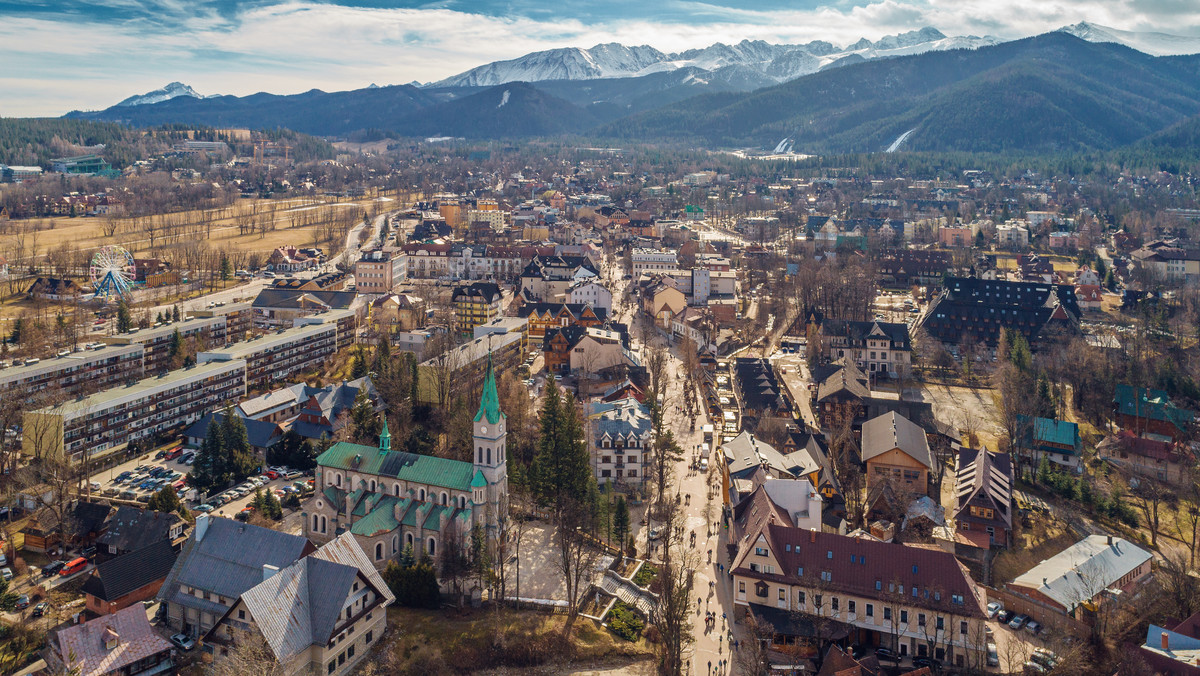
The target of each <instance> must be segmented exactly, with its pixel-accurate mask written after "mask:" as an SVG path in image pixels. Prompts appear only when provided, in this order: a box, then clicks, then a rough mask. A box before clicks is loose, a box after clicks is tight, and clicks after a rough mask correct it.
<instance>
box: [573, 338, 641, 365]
mask: <svg viewBox="0 0 1200 676" xmlns="http://www.w3.org/2000/svg"><path fill="white" fill-rule="evenodd" d="M570 363H571V371H572V372H574V373H582V374H584V375H585V376H591V375H594V374H597V373H604V372H608V371H609V370H610V369H614V368H618V367H632V366H639V365H640V364H639V362H638V361H637V358H636V357H634V356H633V353H632V352H630V351H629V336H627V335H625V333H624V332H623V331H619V330H617V329H616V328H614V327H611V326H609V325H605V326H589V327H586V328H584V329H583V332H582V333H580V334H579V339H578V340H577V341H575V344H574V345H572V346H571V358H570Z"/></svg>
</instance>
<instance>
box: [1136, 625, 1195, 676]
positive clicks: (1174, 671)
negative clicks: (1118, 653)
mask: <svg viewBox="0 0 1200 676" xmlns="http://www.w3.org/2000/svg"><path fill="white" fill-rule="evenodd" d="M1138 653H1139V654H1140V656H1141V658H1142V659H1143V660H1145V662H1146V665H1147V666H1148V667H1150V670H1151V671H1152V672H1153V673H1155V674H1162V676H1200V613H1196V614H1195V615H1192V616H1191V617H1189V618H1187V619H1186V620H1184V621H1183V622H1180V623H1179V624H1172V625H1170V628H1168V627H1160V626H1158V625H1157V624H1154V623H1151V624H1150V626H1149V627H1147V628H1146V641H1145V643H1143V644H1142V645H1141V647H1140V648H1139V649H1138Z"/></svg>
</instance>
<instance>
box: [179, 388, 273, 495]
mask: <svg viewBox="0 0 1200 676" xmlns="http://www.w3.org/2000/svg"><path fill="white" fill-rule="evenodd" d="M258 466H259V462H258V455H257V453H255V451H254V448H253V447H251V446H250V440H249V438H248V437H247V434H246V425H245V423H243V422H242V419H241V418H240V417H238V416H237V415H236V414H234V412H233V409H232V408H230V407H226V408H225V411H224V412H223V413H222V414H221V415H220V416H219V418H218V416H216V415H214V416H213V418H212V422H211V423H210V424H209V426H208V434H207V435H206V436H205V438H204V443H203V444H201V446H200V450H199V451H197V452H196V459H195V462H194V463H193V464H192V471H191V472H190V473H188V485H190V486H192V487H193V488H195V489H196V490H198V491H200V493H201V494H204V493H209V492H212V491H213V490H219V489H222V488H225V487H226V486H229V485H230V484H231V483H235V482H239V481H242V480H244V479H245V478H246V477H248V476H250V475H251V474H254V472H255V470H257V469H258Z"/></svg>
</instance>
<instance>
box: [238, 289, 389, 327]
mask: <svg viewBox="0 0 1200 676" xmlns="http://www.w3.org/2000/svg"><path fill="white" fill-rule="evenodd" d="M253 306H254V328H256V329H261V330H264V331H273V330H275V329H281V328H291V327H293V326H295V325H296V320H297V319H299V318H301V317H308V316H310V315H313V314H317V313H319V312H327V311H330V310H353V311H354V312H355V314H357V315H360V316H364V317H365V316H366V303H364V302H362V301H360V300H359V296H358V293H356V292H354V291H291V290H287V289H263V290H262V291H259V292H258V295H257V296H255V297H254V303H253Z"/></svg>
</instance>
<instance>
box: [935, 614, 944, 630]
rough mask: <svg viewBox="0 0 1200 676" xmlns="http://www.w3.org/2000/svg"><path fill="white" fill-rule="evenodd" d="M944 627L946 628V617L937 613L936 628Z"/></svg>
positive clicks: (942, 628)
mask: <svg viewBox="0 0 1200 676" xmlns="http://www.w3.org/2000/svg"><path fill="white" fill-rule="evenodd" d="M945 629H946V618H944V617H942V616H941V615H938V618H937V630H938V631H944V630H945Z"/></svg>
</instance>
